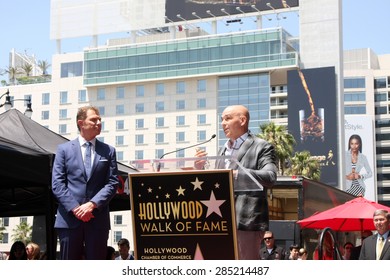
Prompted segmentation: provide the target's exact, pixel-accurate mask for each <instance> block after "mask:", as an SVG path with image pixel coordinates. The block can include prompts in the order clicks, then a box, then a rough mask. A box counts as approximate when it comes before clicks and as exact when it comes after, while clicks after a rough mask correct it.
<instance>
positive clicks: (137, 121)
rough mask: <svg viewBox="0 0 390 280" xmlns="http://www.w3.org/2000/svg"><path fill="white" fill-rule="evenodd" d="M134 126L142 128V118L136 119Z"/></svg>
mask: <svg viewBox="0 0 390 280" xmlns="http://www.w3.org/2000/svg"><path fill="white" fill-rule="evenodd" d="M135 128H144V119H136V120H135Z"/></svg>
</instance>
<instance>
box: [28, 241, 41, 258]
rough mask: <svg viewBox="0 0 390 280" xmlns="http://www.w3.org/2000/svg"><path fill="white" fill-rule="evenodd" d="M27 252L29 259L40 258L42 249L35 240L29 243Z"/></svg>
mask: <svg viewBox="0 0 390 280" xmlns="http://www.w3.org/2000/svg"><path fill="white" fill-rule="evenodd" d="M26 252H27V259H28V260H39V259H40V257H41V249H40V248H39V245H38V244H36V243H34V242H30V243H28V244H27V246H26Z"/></svg>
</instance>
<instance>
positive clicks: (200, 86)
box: [197, 80, 206, 92]
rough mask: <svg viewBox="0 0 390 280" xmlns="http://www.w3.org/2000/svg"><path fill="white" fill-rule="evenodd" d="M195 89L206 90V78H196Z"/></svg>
mask: <svg viewBox="0 0 390 280" xmlns="http://www.w3.org/2000/svg"><path fill="white" fill-rule="evenodd" d="M197 90H198V92H204V91H206V80H198V85H197Z"/></svg>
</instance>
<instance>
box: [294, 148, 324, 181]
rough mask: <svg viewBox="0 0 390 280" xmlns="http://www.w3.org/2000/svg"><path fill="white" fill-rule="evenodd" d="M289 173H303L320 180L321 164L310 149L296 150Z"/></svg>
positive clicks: (307, 176)
mask: <svg viewBox="0 0 390 280" xmlns="http://www.w3.org/2000/svg"><path fill="white" fill-rule="evenodd" d="M287 173H288V174H289V175H302V176H305V177H306V178H309V179H312V180H316V181H318V180H320V177H321V166H320V163H319V162H318V160H316V159H315V158H313V157H312V156H311V154H310V152H309V151H302V152H296V153H295V154H294V156H293V157H292V158H291V166H290V168H289V169H288V170H287Z"/></svg>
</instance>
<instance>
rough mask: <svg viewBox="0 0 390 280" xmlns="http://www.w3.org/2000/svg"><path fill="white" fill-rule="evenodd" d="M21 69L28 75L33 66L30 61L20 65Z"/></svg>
mask: <svg viewBox="0 0 390 280" xmlns="http://www.w3.org/2000/svg"><path fill="white" fill-rule="evenodd" d="M22 69H23V71H24V73H26V76H27V77H29V76H30V75H31V72H32V70H33V66H32V65H31V64H30V63H25V64H23V66H22Z"/></svg>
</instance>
